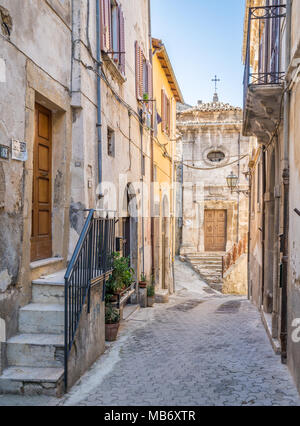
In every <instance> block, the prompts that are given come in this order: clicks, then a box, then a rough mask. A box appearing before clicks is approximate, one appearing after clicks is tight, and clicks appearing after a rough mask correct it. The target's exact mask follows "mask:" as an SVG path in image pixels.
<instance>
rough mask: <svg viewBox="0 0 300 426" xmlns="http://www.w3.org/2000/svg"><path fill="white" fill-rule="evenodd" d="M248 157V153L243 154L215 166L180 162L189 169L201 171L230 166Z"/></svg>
mask: <svg viewBox="0 0 300 426" xmlns="http://www.w3.org/2000/svg"><path fill="white" fill-rule="evenodd" d="M246 157H249V154H246V155H243V156H242V157H240V158H238V159H237V160H235V161H232V162H231V163H228V164H223V165H222V166H216V167H206V168H204V167H195V166H190V165H189V164H186V163H182V164H183V165H184V166H185V167H187V168H189V169H193V170H203V171H207V170H217V169H224V168H225V167H228V166H231V165H232V164H236V163H238V162H239V161H241V160H243V159H244V158H246Z"/></svg>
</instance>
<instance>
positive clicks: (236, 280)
mask: <svg viewBox="0 0 300 426" xmlns="http://www.w3.org/2000/svg"><path fill="white" fill-rule="evenodd" d="M223 278H224V280H223V288H222V293H223V294H236V295H243V296H247V294H248V256H247V254H243V255H242V256H241V257H240V258H239V259H238V261H237V262H236V264H235V265H233V266H231V268H230V269H229V270H228V271H227V272H226V273H225V274H224V277H223Z"/></svg>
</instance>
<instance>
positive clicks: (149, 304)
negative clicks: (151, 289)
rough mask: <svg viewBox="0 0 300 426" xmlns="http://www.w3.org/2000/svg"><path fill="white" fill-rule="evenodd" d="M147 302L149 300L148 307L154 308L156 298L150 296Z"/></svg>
mask: <svg viewBox="0 0 300 426" xmlns="http://www.w3.org/2000/svg"><path fill="white" fill-rule="evenodd" d="M147 300H148V307H149V308H153V306H154V303H155V297H154V296H152V297H149V296H148V298H147Z"/></svg>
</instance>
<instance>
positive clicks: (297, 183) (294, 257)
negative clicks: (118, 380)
mask: <svg viewBox="0 0 300 426" xmlns="http://www.w3.org/2000/svg"><path fill="white" fill-rule="evenodd" d="M299 108H300V83H299V82H297V83H296V84H295V85H294V86H293V90H292V95H291V111H290V194H291V196H290V225H289V226H290V233H289V252H290V257H289V280H288V282H289V284H288V364H289V367H290V370H291V371H292V373H293V376H294V378H295V381H296V383H297V386H298V389H299V390H300V343H299V342H298V341H295V340H293V338H292V335H293V332H294V331H295V327H294V326H293V323H294V321H295V320H297V319H299V318H300V217H299V216H298V215H297V214H296V213H295V212H294V209H296V208H297V209H300V197H299V188H300V148H299V134H300V120H299Z"/></svg>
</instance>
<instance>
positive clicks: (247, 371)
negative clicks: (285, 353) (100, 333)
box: [0, 261, 300, 406]
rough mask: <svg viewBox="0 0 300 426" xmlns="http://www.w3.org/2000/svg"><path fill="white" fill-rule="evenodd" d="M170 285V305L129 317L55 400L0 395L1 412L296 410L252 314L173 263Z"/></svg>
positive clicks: (290, 387)
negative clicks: (15, 408)
mask: <svg viewBox="0 0 300 426" xmlns="http://www.w3.org/2000/svg"><path fill="white" fill-rule="evenodd" d="M176 278H177V279H176V284H177V293H176V295H174V296H173V297H172V298H171V299H170V302H169V304H167V305H155V307H154V308H153V309H150V308H149V309H144V310H140V311H138V312H137V313H135V314H134V315H133V316H132V317H130V319H129V320H128V321H127V322H125V324H124V325H123V328H122V329H121V332H120V337H119V339H118V341H117V342H115V343H113V344H111V346H109V347H108V348H107V351H106V353H105V354H104V355H103V356H102V357H101V358H100V359H99V361H98V362H97V363H96V364H95V365H94V366H93V367H92V368H91V369H90V370H89V371H88V372H87V373H86V374H85V375H84V376H83V377H82V379H81V380H80V381H79V382H78V383H77V384H76V385H75V386H74V387H73V389H72V390H71V392H70V393H69V394H67V395H66V396H65V397H64V398H63V399H62V400H58V399H54V398H46V397H42V396H41V397H32V398H30V397H27V398H25V397H17V396H7V395H6V396H2V397H0V405H18V404H23V405H24V404H25V405H44V404H45V403H47V405H72V406H74V405H76V406H77V405H84V406H89V405H90V406H95V405H96V406H191V405H195V406H212V405H213V406H262V405H263V406H270V405H272V406H294V405H297V406H299V405H300V399H299V396H298V393H297V390H296V387H295V385H294V383H293V380H292V378H291V376H290V374H289V372H288V370H287V367H286V366H284V365H282V364H281V362H280V357H279V356H276V355H275V354H274V352H273V350H272V347H271V345H270V342H269V340H268V338H267V336H266V333H265V330H264V328H263V325H262V322H261V319H260V315H259V313H258V311H257V309H256V308H255V307H254V306H253V305H252V304H251V303H250V302H249V301H248V300H247V299H246V298H244V297H233V296H224V295H221V294H220V293H218V292H217V291H214V290H212V289H211V288H210V287H208V286H207V285H205V284H204V283H202V282H201V281H200V280H199V278H198V275H197V274H195V273H194V272H193V271H192V270H191V269H190V268H189V266H187V265H186V264H183V263H181V262H179V261H177V263H176ZM46 401H47V402H46Z"/></svg>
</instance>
